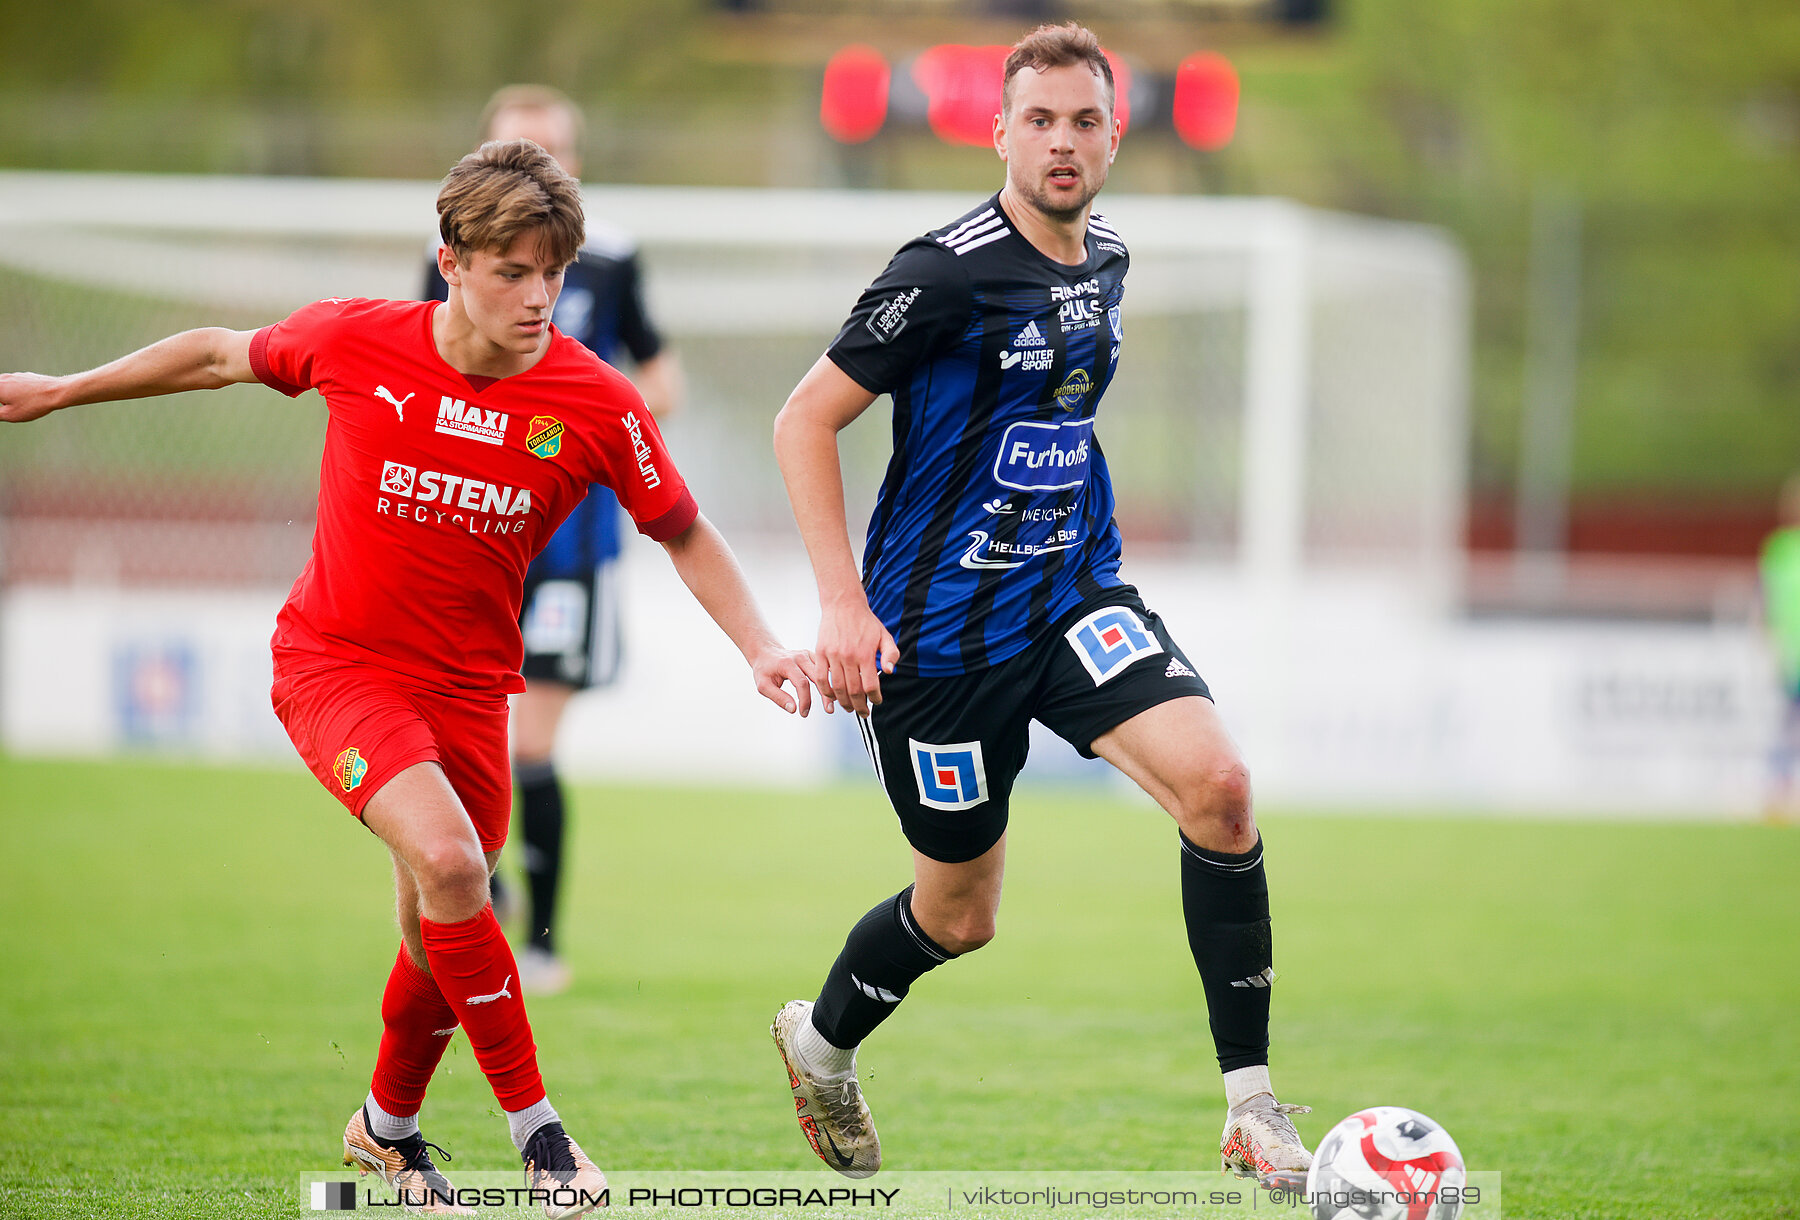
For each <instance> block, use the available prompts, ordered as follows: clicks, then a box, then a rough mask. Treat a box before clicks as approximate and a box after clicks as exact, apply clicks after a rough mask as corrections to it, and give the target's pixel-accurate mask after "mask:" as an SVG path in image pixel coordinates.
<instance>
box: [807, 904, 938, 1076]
mask: <svg viewBox="0 0 1800 1220" xmlns="http://www.w3.org/2000/svg"><path fill="white" fill-rule="evenodd" d="M912 892H913V887H912V886H910V885H909V886H907V887H906V888H905V889H903V890H901V891H900V892H899V893H898V894H895V895H894V896H893V897H892V898H887V899H884V900H882V901H881V902H878V903H876V904H875V909H874V910H872V911H870V912H869V913H868V914H867V915H864V916H863V917H862V918H861V919H859V920H858V921H857V923H856V926H855V927H854V928H851V929H850V936H849V938H848V939H847V940H845V941H844V951H843V952H842V953H840V954H838V958H837V961H835V962H833V963H831V973H830V974H827V975H826V976H825V988H824V990H823V991H821V992H819V1000H818V1003H816V1004H814V1005H813V1014H812V1022H813V1025H814V1026H815V1027H817V1029H818V1031H819V1032H820V1033H821V1034H824V1035H825V1041H827V1042H829V1043H831V1044H832V1045H833V1046H837V1047H842V1048H843V1049H845V1050H849V1049H850V1048H852V1047H854V1046H858V1045H860V1044H861V1043H862V1040H863V1039H864V1038H867V1037H868V1036H869V1034H870V1032H871V1031H872V1030H874V1028H875V1027H876V1026H877V1025H880V1024H881V1023H882V1022H883V1021H885V1020H887V1018H888V1014H890V1013H892V1012H893V1011H894V1009H895V1008H897V1007H898V1006H899V1004H900V1001H901V1000H904V999H905V998H906V992H907V989H908V988H910V987H911V986H912V984H913V980H914V979H916V978H918V977H919V976H920V975H922V974H924V973H925V972H926V971H927V970H931V969H934V968H935V967H938V966H941V965H943V964H944V963H945V962H947V961H949V960H950V959H951V958H952V957H954V956H956V955H955V954H953V953H946V952H945V951H944V950H943V948H942V947H941V946H939V945H938V944H937V942H936V941H934V940H932V939H931V937H929V936H927V935H925V929H923V928H921V927H920V926H919V923H918V921H917V920H916V919H914V918H913V914H912Z"/></svg>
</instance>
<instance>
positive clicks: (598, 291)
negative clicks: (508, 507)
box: [423, 224, 662, 578]
mask: <svg viewBox="0 0 1800 1220" xmlns="http://www.w3.org/2000/svg"><path fill="white" fill-rule="evenodd" d="M449 292H450V289H449V286H448V285H447V284H445V283H444V277H443V276H441V275H439V274H438V268H437V246H436V244H435V243H434V244H433V246H432V251H431V257H430V258H429V259H428V260H427V262H426V268H425V295H424V298H423V299H425V300H427V301H442V300H444V299H445V298H446V297H447V296H448V295H449ZM550 321H551V323H552V324H553V325H554V326H555V327H556V329H558V330H560V331H561V332H562V333H563V334H565V335H567V336H569V338H571V339H573V340H575V341H576V342H577V343H579V344H581V345H582V346H583V347H585V348H587V349H588V350H589V351H591V352H593V353H594V355H596V356H598V357H600V359H602V360H604V361H606V362H607V363H608V364H614V365H616V364H618V362H619V356H620V353H622V352H623V353H628V354H629V355H630V356H631V358H632V360H633V361H635V362H636V363H638V364H642V363H643V362H644V361H646V360H648V359H650V358H651V357H653V356H655V355H656V354H657V353H658V352H660V351H661V350H662V337H661V336H660V335H658V334H657V333H656V328H655V327H654V326H652V325H651V324H650V316H649V314H648V313H647V312H646V311H645V309H644V297H643V291H642V284H641V279H640V276H639V272H638V257H637V249H636V248H635V247H634V246H633V245H632V243H631V241H630V239H629V238H627V237H625V236H624V235H623V234H618V233H612V232H609V231H607V230H604V229H600V228H598V227H596V226H594V225H592V224H590V225H589V226H588V238H587V242H586V244H585V245H583V246H582V247H581V251H580V253H579V254H577V255H576V256H575V261H574V262H573V263H570V264H569V269H568V271H567V272H566V273H565V274H564V275H563V287H562V294H561V295H560V296H558V297H557V298H556V308H555V309H554V310H552V311H551V314H550ZM619 517H620V510H619V500H618V497H616V496H614V495H613V493H612V489H611V488H608V487H602V486H601V485H600V484H598V483H596V484H594V486H592V487H591V488H589V489H588V495H587V498H586V499H585V500H583V501H582V502H581V503H580V504H578V505H576V506H575V511H574V512H572V513H570V514H569V519H568V520H567V521H564V522H563V523H562V525H561V526H560V527H559V528H558V529H557V531H556V532H555V533H554V534H552V535H551V536H550V541H549V542H547V543H545V544H544V549H543V550H542V551H540V552H539V553H538V554H537V555H536V556H535V557H534V558H533V559H532V561H531V570H530V574H531V575H532V576H533V577H540V578H541V577H551V578H555V577H569V578H573V577H577V576H582V575H585V574H586V573H588V572H591V571H593V570H594V568H595V566H596V565H598V564H600V563H602V562H604V561H605V560H608V559H611V558H613V557H614V556H615V555H617V554H618V553H619V546H620V542H621V531H620V528H619Z"/></svg>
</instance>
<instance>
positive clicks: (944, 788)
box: [906, 737, 988, 809]
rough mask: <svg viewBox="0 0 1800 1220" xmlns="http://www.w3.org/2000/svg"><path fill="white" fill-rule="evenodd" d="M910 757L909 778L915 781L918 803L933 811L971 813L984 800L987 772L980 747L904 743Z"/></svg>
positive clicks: (976, 744) (966, 743)
mask: <svg viewBox="0 0 1800 1220" xmlns="http://www.w3.org/2000/svg"><path fill="white" fill-rule="evenodd" d="M906 745H907V749H908V750H909V751H911V753H912V760H913V778H914V779H916V780H918V781H919V803H920V804H922V805H929V806H931V808H933V809H973V808H974V807H975V806H977V805H979V804H981V803H982V802H983V801H985V800H987V799H988V788H987V768H986V767H984V766H983V765H982V762H981V743H980V742H979V741H962V742H958V743H957V744H955V745H950V746H934V745H931V744H930V743H929V742H923V741H914V740H913V739H912V738H910V737H908V738H907V739H906Z"/></svg>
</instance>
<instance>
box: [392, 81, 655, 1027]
mask: <svg viewBox="0 0 1800 1220" xmlns="http://www.w3.org/2000/svg"><path fill="white" fill-rule="evenodd" d="M581 127H582V115H581V111H580V110H579V109H578V108H577V107H576V105H575V103H574V102H573V101H571V100H570V99H569V98H568V97H567V96H565V95H564V94H562V93H561V92H559V91H557V90H555V89H551V88H548V87H546V86H543V85H512V86H509V87H507V88H505V89H502V90H500V91H499V92H498V93H496V94H495V95H494V96H493V98H492V100H490V101H489V102H488V104H487V110H486V113H485V114H484V115H483V118H482V124H481V131H482V139H483V140H516V139H527V140H534V141H536V142H537V143H538V144H539V145H541V146H542V147H543V148H544V150H545V151H546V152H548V153H549V154H550V155H551V156H553V157H555V158H556V160H557V162H558V163H559V164H561V165H562V167H563V169H564V170H566V171H567V172H568V173H570V174H572V175H576V176H579V174H580V172H581V162H580V143H581ZM445 292H446V288H445V285H444V278H443V276H441V275H440V274H438V269H437V260H436V258H435V257H433V258H432V260H431V262H430V266H429V269H428V270H427V272H426V280H425V295H426V297H427V298H428V299H434V300H440V301H441V300H443V299H444V296H445ZM551 322H552V323H553V324H554V325H555V326H556V328H557V329H558V330H560V331H562V333H563V334H565V335H568V336H569V337H570V338H572V339H574V340H576V341H578V342H580V343H582V344H584V345H585V346H586V347H587V348H588V349H589V350H590V351H592V352H593V353H594V354H595V355H597V356H599V357H600V358H601V359H602V360H605V361H607V362H608V363H610V364H617V363H618V362H619V359H620V357H621V356H629V357H630V358H631V361H632V365H633V367H632V381H633V382H634V383H635V384H636V385H637V388H638V391H639V392H640V393H641V394H643V396H644V403H645V405H646V406H648V407H649V408H650V412H651V414H652V415H655V416H656V417H657V418H658V419H659V420H660V419H666V418H667V417H668V415H669V413H670V412H671V411H672V410H673V409H674V408H675V406H676V405H677V403H678V401H679V399H680V396H681V370H680V365H679V364H678V363H677V361H676V357H675V353H674V352H673V351H672V350H670V349H669V348H667V347H665V346H664V345H663V341H662V338H661V337H660V336H659V335H658V334H657V331H656V328H655V327H654V326H653V325H652V324H651V322H650V317H649V314H648V313H647V311H646V310H645V308H644V300H643V292H642V288H641V283H640V274H639V267H638V258H637V253H636V250H635V248H634V247H633V245H632V244H631V242H630V241H629V240H628V239H626V238H625V237H624V236H623V235H620V234H615V233H609V232H608V231H606V230H604V229H601V228H600V227H599V226H597V225H595V224H594V223H593V222H592V221H591V220H590V221H589V223H588V240H587V244H586V245H584V246H583V247H582V248H581V252H580V254H579V255H578V256H577V257H576V260H575V262H574V263H573V264H571V265H570V266H569V268H568V270H567V272H566V273H565V274H564V277H563V289H562V295H561V296H559V297H558V298H557V300H556V308H555V312H554V313H553V314H552V315H551ZM619 517H620V510H619V501H618V499H617V497H615V496H614V495H613V493H612V492H611V491H610V490H609V489H607V488H605V487H602V486H599V485H598V484H596V485H595V486H593V487H591V488H589V490H588V495H587V499H585V500H583V501H582V502H581V504H580V506H579V507H577V508H576V510H575V511H574V512H573V513H572V514H570V516H569V519H568V520H567V521H565V522H564V523H563V525H562V527H561V528H560V529H558V530H557V531H556V533H555V534H554V535H552V536H551V539H550V541H549V543H548V544H547V545H546V546H545V547H544V550H543V552H542V553H541V554H539V555H538V557H537V558H536V559H533V560H532V561H531V566H530V567H529V568H528V569H527V570H526V573H525V598H524V601H523V603H522V607H523V609H522V610H521V612H520V615H519V626H520V629H521V632H522V634H523V635H524V637H525V661H524V664H523V665H522V666H521V672H522V673H523V675H524V677H525V693H524V694H522V695H520V696H519V697H518V698H517V700H516V701H515V703H514V705H513V712H512V725H511V729H512V754H513V783H514V786H515V787H516V788H517V789H518V792H519V815H520V822H521V823H522V825H521V826H520V830H521V831H522V834H521V836H520V837H521V838H522V839H523V841H524V860H525V876H526V880H527V882H528V885H529V889H530V892H531V902H530V910H529V913H528V918H529V922H528V924H527V925H526V927H527V928H528V934H527V936H526V938H525V944H524V947H523V951H522V952H521V953H520V954H519V982H520V985H521V986H522V987H524V988H525V990H526V991H527V992H532V993H535V994H540V995H543V994H551V993H554V992H557V991H561V990H562V989H563V988H564V987H566V986H567V985H568V982H569V972H568V968H567V966H566V965H565V964H564V962H563V959H562V958H561V957H559V956H558V955H557V953H556V905H557V894H558V890H559V889H560V886H561V878H562V853H563V842H564V838H565V827H566V824H567V816H566V809H565V802H564V798H563V789H562V783H561V781H560V780H559V779H558V778H557V774H556V765H555V746H556V732H557V728H558V726H559V725H560V724H561V723H562V716H563V711H564V709H565V708H566V707H567V706H568V702H569V699H570V697H571V696H572V695H574V694H575V692H576V691H578V690H582V689H585V688H597V687H604V686H607V685H610V684H611V683H612V682H613V680H614V679H615V678H616V677H617V675H618V671H619V663H620V658H621V655H622V651H623V648H622V628H621V624H620V616H619V573H618V558H619V548H620V537H621V534H620V530H619ZM494 885H495V906H496V907H503V906H506V905H509V904H508V903H507V902H506V898H507V895H506V894H505V891H504V887H503V885H502V883H501V882H500V880H499V874H498V873H496V874H495V878H494Z"/></svg>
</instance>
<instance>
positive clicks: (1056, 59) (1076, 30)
mask: <svg viewBox="0 0 1800 1220" xmlns="http://www.w3.org/2000/svg"><path fill="white" fill-rule="evenodd" d="M1071 64H1086V65H1087V66H1088V68H1089V69H1090V70H1091V71H1093V72H1096V73H1098V74H1099V76H1100V79H1101V80H1102V81H1104V82H1105V83H1106V108H1107V110H1109V111H1110V110H1112V109H1113V101H1114V97H1113V71H1112V64H1111V63H1109V62H1107V58H1106V52H1105V51H1103V50H1101V49H1100V39H1099V37H1098V36H1096V35H1095V33H1094V31H1092V30H1090V29H1088V28H1087V27H1086V26H1084V25H1078V24H1076V23H1075V22H1073V21H1070V22H1067V23H1065V24H1063V25H1040V26H1039V27H1038V28H1037V29H1035V30H1033V31H1031V33H1029V34H1027V35H1025V37H1023V38H1021V39H1019V41H1018V42H1016V43H1014V44H1013V49H1012V54H1011V55H1008V56H1007V57H1006V74H1005V75H1004V76H1003V77H1001V81H1002V84H1001V86H1000V113H1002V114H1010V113H1011V112H1012V95H1013V77H1015V76H1017V75H1018V74H1019V70H1020V69H1022V68H1031V69H1033V70H1034V71H1038V72H1042V71H1043V70H1044V69H1046V68H1066V67H1068V66H1069V65H1071Z"/></svg>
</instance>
